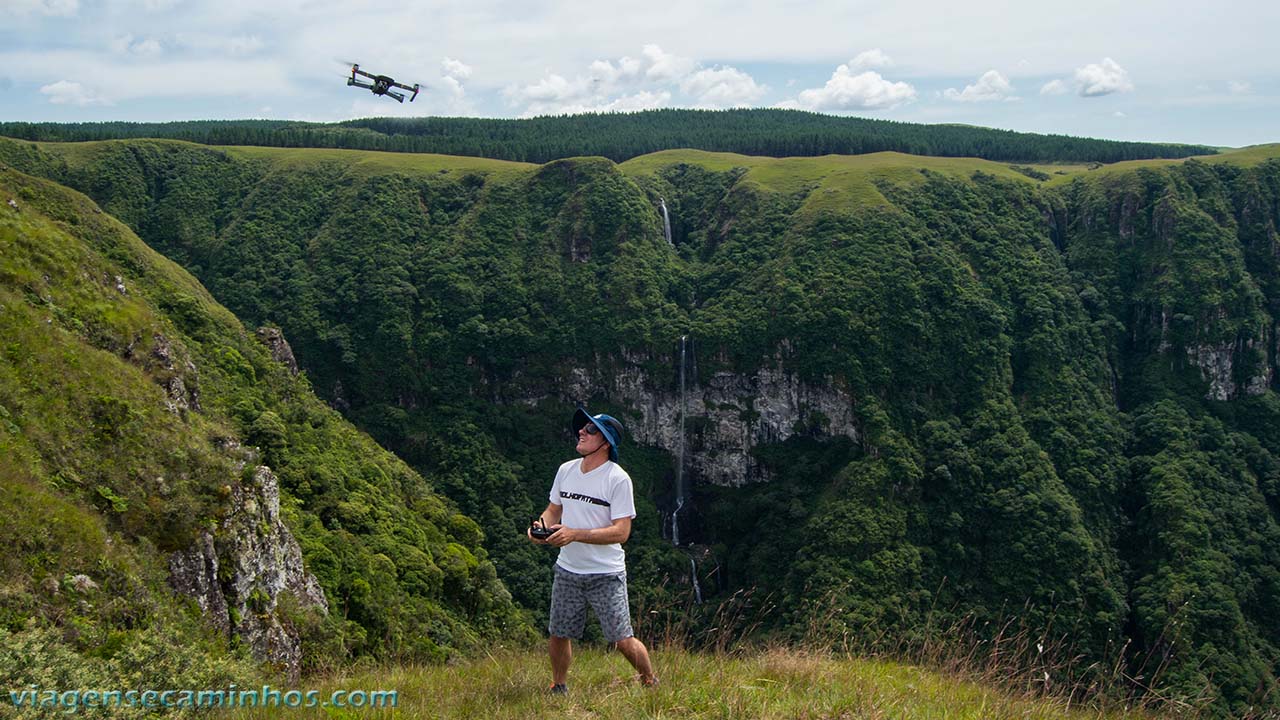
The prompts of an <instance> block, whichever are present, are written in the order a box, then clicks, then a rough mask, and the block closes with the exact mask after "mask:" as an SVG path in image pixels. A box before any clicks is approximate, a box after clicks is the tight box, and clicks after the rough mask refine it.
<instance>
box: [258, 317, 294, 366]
mask: <svg viewBox="0 0 1280 720" xmlns="http://www.w3.org/2000/svg"><path fill="white" fill-rule="evenodd" d="M258 340H260V341H262V344H263V345H266V346H267V348H268V349H270V350H271V359H272V360H275V361H276V362H278V363H281V364H283V365H284V366H285V367H287V368H289V372H291V373H293V374H294V375H297V374H298V361H297V360H295V359H294V357H293V348H291V347H289V342H288V341H287V340H285V339H284V333H283V332H281V331H280V328H273V327H260V328H258Z"/></svg>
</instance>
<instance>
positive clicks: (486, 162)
mask: <svg viewBox="0 0 1280 720" xmlns="http://www.w3.org/2000/svg"><path fill="white" fill-rule="evenodd" d="M129 142H136V141H129V140H103V141H97V142H83V143H55V142H40V143H33V145H36V146H38V147H39V148H40V150H42V151H44V152H47V153H50V154H53V155H55V156H58V157H61V158H63V159H65V160H66V161H67V162H68V163H69V164H71V165H73V166H76V165H84V164H87V163H88V162H89V161H90V160H91V159H92V158H93V156H94V154H95V153H96V152H99V151H100V150H101V149H102V148H104V147H106V146H108V145H109V144H113V143H126V144H127V143H129ZM154 142H159V143H166V144H167V143H173V144H177V145H191V146H192V147H204V146H200V145H196V144H194V143H184V142H182V141H178V140H160V141H154ZM217 149H219V150H221V151H224V152H226V153H228V154H229V155H231V156H232V157H236V158H240V159H244V160H257V161H262V162H266V163H269V164H270V165H271V167H272V168H273V169H276V170H286V169H290V168H296V167H299V166H304V165H311V164H316V163H323V162H342V163H345V164H346V165H347V167H348V168H349V169H354V170H356V171H357V172H358V173H359V174H362V175H365V174H367V175H373V174H379V173H387V172H401V173H405V174H409V175H418V174H430V173H446V172H458V173H469V172H473V173H479V174H484V175H494V176H501V177H511V176H515V175H521V174H526V173H532V172H534V171H536V170H537V169H538V168H539V167H541V166H539V165H534V164H531V163H520V162H510V161H505V160H490V159H486V158H473V157H459V156H449V155H434V154H410V153H391V152H379V151H373V150H336V149H314V148H301V149H294V148H269V147H218V148H217ZM1273 158H1280V144H1273V145H1255V146H1252V147H1247V148H1240V149H1237V150H1231V151H1228V152H1225V153H1222V154H1220V155H1213V156H1204V157H1201V158H1197V159H1200V160H1204V161H1206V162H1214V163H1230V164H1233V165H1240V166H1243V167H1251V166H1254V165H1257V164H1259V163H1262V162H1265V161H1266V160H1269V159H1273ZM1183 162H1185V160H1133V161H1128V162H1120V163H1114V164H1111V165H1106V166H1103V167H1101V168H1098V169H1096V170H1090V169H1089V168H1088V167H1086V166H1084V165H1070V164H1068V165H1031V166H1030V167H1032V168H1034V169H1035V170H1038V171H1040V172H1044V173H1046V174H1049V175H1051V176H1052V177H1051V178H1050V179H1049V180H1045V181H1036V180H1033V179H1032V178H1029V177H1027V176H1026V175H1024V174H1022V173H1020V172H1018V171H1016V170H1014V169H1012V167H1011V166H1010V165H1009V164H1006V163H1000V162H992V161H990V160H982V159H979V158H943V157H928V156H921V155H907V154H904V153H898V152H878V153H870V154H867V155H826V156H823V157H792V158H770V157H759V156H751V155H738V154H735V153H722V152H708V151H704V150H663V151H661V152H656V153H650V154H648V155H642V156H640V157H637V158H633V159H631V160H628V161H626V162H623V163H620V164H619V165H618V167H619V169H620V170H621V171H622V172H623V174H625V175H627V176H631V177H637V176H644V175H653V174H655V173H657V172H658V171H659V170H660V169H662V168H664V167H669V166H672V165H678V164H682V163H683V164H689V165H696V166H699V167H701V168H704V169H707V170H711V171H714V172H724V171H728V170H731V169H734V168H745V169H746V170H747V174H746V177H745V180H746V181H748V182H750V183H753V184H757V185H759V186H760V187H761V188H763V189H767V190H770V191H774V192H782V193H786V194H791V193H796V192H805V191H812V192H810V195H809V197H808V199H807V200H806V208H810V209H815V210H816V209H821V208H826V207H835V206H840V205H843V206H845V207H846V208H847V207H850V206H853V207H857V206H865V205H881V204H887V203H888V201H887V200H886V199H885V198H884V196H883V195H882V194H881V193H880V192H879V190H878V189H877V188H876V184H877V183H881V182H891V183H894V184H902V185H918V184H920V183H922V182H923V175H922V173H921V171H930V172H936V173H940V174H942V175H946V176H949V177H956V178H967V177H971V176H972V175H973V173H975V172H983V173H986V174H989V175H994V176H996V177H1000V178H1005V179H1012V180H1018V181H1022V182H1026V183H1028V184H1032V185H1038V184H1042V183H1043V184H1046V185H1061V184H1065V183H1068V182H1070V181H1071V180H1073V179H1075V178H1078V177H1083V176H1088V175H1093V174H1102V173H1111V172H1125V171H1129V170H1132V169H1134V168H1139V167H1164V166H1168V165H1175V164H1179V163H1183Z"/></svg>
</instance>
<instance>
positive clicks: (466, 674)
mask: <svg viewBox="0 0 1280 720" xmlns="http://www.w3.org/2000/svg"><path fill="white" fill-rule="evenodd" d="M654 660H655V662H656V663H657V669H658V671H659V674H660V677H661V678H662V685H661V686H660V687H658V688H657V689H646V688H644V687H642V686H640V684H639V683H638V682H637V681H636V680H635V679H634V677H633V674H634V673H633V671H632V670H631V667H630V666H629V665H628V664H627V662H626V660H624V659H623V658H622V656H621V655H619V654H618V653H607V652H605V651H603V650H601V649H599V648H586V649H581V648H578V649H575V653H574V664H573V667H572V668H571V670H570V675H569V686H570V688H571V690H570V694H569V695H568V696H566V697H555V696H550V695H548V694H547V693H546V692H545V687H546V684H547V682H548V680H547V678H548V676H549V670H548V667H547V659H546V656H545V654H544V653H543V652H541V651H539V650H532V651H520V650H498V651H496V652H494V653H492V654H490V655H489V656H488V657H485V658H478V659H475V660H472V661H469V662H464V663H461V664H458V665H450V666H431V667H414V666H398V667H390V668H385V669H379V670H373V671H368V672H361V673H355V674H351V675H347V676H343V677H334V678H330V679H326V680H323V681H316V682H313V683H311V684H309V685H307V689H315V690H319V691H320V693H319V695H318V696H317V697H318V698H321V702H323V701H324V700H327V699H328V698H329V697H330V696H331V694H332V693H333V691H335V690H338V689H342V690H347V691H352V690H357V689H363V690H366V691H370V690H396V691H397V692H398V697H397V709H398V712H397V713H395V716H398V717H411V718H418V717H430V718H442V719H449V718H487V719H489V720H498V719H500V718H513V719H514V718H532V717H537V718H546V717H555V718H601V719H606V720H607V719H612V718H617V719H618V720H623V719H630V718H673V717H679V718H744V719H746V718H753V719H760V720H764V719H776V720H791V719H792V718H899V719H909V718H919V719H921V720H923V719H925V718H929V719H934V718H969V719H972V720H995V719H998V718H1043V719H1045V720H1050V719H1053V720H1083V719H1084V718H1145V717H1149V716H1147V715H1145V714H1143V713H1140V712H1135V711H1127V712H1126V711H1124V710H1122V709H1114V710H1103V709H1080V708H1078V707H1076V708H1073V707H1071V706H1070V705H1069V704H1068V703H1067V702H1065V701H1062V700H1058V699H1052V698H1045V697H1043V696H1039V695H1037V693H1036V690H1035V689H1034V688H1032V689H1029V690H1027V691H1024V692H1013V691H1006V690H996V689H993V687H992V685H991V684H990V683H984V682H979V681H975V680H970V679H965V678H963V677H961V676H959V675H957V674H949V673H939V672H933V671H928V670H922V669H919V668H916V667H912V666H909V665H902V664H898V663H894V662H889V661H885V660H878V659H863V658H851V657H841V656H835V655H830V654H824V653H810V652H806V651H803V650H787V649H771V650H763V651H761V652H753V653H749V654H733V655H706V654H693V653H688V652H685V651H683V650H677V649H673V648H660V649H658V650H657V651H656V652H655V653H654ZM345 712H346V714H343V712H342V711H338V710H336V709H329V710H327V711H326V710H322V709H315V710H301V709H276V710H240V711H235V712H227V713H225V714H223V715H221V716H219V717H225V718H228V719H237V720H249V719H250V718H255V719H257V718H306V717H352V718H354V717H367V716H370V715H375V716H384V715H390V713H379V712H377V711H374V710H370V709H364V710H361V711H352V710H347V711H345Z"/></svg>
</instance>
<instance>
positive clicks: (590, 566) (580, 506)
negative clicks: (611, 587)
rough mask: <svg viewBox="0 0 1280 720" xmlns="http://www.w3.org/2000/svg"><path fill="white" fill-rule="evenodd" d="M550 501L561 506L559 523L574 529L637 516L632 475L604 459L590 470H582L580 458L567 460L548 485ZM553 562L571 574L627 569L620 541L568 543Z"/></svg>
mask: <svg viewBox="0 0 1280 720" xmlns="http://www.w3.org/2000/svg"><path fill="white" fill-rule="evenodd" d="M550 500H551V502H552V504H555V505H560V506H562V507H563V512H562V513H561V515H560V524H561V525H564V526H565V527H570V528H574V529H585V530H591V529H594V528H603V527H609V526H610V525H612V524H613V521H614V520H617V519H618V518H624V517H629V518H634V517H635V516H636V503H635V498H634V497H633V496H632V489H631V476H630V475H628V474H627V472H626V471H625V470H623V469H622V468H621V467H618V464H617V463H615V462H613V461H611V460H606V461H605V462H604V464H603V465H601V466H600V467H598V468H596V469H595V470H592V471H591V472H589V473H583V472H582V459H581V458H579V459H577V460H570V461H569V462H567V463H565V464H563V465H561V466H560V469H559V470H557V471H556V481H555V482H554V483H552V485H551V497H550ZM556 564H557V565H559V566H560V567H562V568H564V569H565V570H568V571H569V572H572V573H580V574H590V573H615V572H624V571H626V569H627V564H626V555H625V553H623V551H622V545H621V543H613V544H612V545H592V544H590V543H583V542H571V543H569V544H568V545H565V546H564V547H562V548H560V558H559V559H558V560H556Z"/></svg>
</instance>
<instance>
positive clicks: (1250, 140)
mask: <svg viewBox="0 0 1280 720" xmlns="http://www.w3.org/2000/svg"><path fill="white" fill-rule="evenodd" d="M1277 28H1280V3H1277V2H1274V0H1265V1H1264V0H1248V1H1245V2H1230V1H1228V2H1217V3H1204V2H1184V1H1183V0H1166V1H1164V2H1129V3H1116V2H1114V1H1108V2H1100V1H1097V0H1074V1H1073V2H1068V3H1062V2H1057V3H1045V2H1035V0H1021V1H1018V2H1014V1H1012V0H968V1H967V2H955V1H954V0H950V1H948V2H899V3H896V4H895V3H887V2H883V0H877V1H876V2H862V1H861V0H840V1H828V0H733V1H732V2H730V1H728V0H701V1H698V2H683V3H659V2H646V3H640V2H621V1H617V0H595V1H594V2H553V1H547V2H539V1H538V0H523V1H519V2H516V1H512V0H468V1H467V2H456V1H442V2H437V1H435V0H424V1H414V2H405V1H404V0H401V1H399V2H389V1H385V0H367V1H362V0H342V2H338V1H337V0H113V1H105V2H104V1H99V0H0V121H53V122H86V121H103V120H130V121H142V122H149V121H171V120H202V119H240V118H272V119H292V120H309V121H318V122H331V121H336V120H345V119H350V118H357V117H373V116H427V115H449V116H478V117H529V116H534V115H546V114H562V113H576V112H585V111H634V110H644V109H649V108H660V107H690V108H731V107H784V108H799V109H804V110H812V111H816V112H822V113H829V114H833V115H848V116H858V117H870V118H881V119H887V120H899V121H907V122H924V123H966V124H973V125H983V126H987V127H996V128H1004V129H1010V130H1018V131H1025V132H1038V133H1059V134H1067V135H1077V136H1088V137H1102V138H1111V139H1118V140H1147V141H1160V142H1183V143H1196V144H1205V145H1214V146H1229V147H1240V146H1245V145H1253V144H1261V143H1270V142H1280V112H1277V111H1280V53H1277V52H1275V51H1274V47H1273V40H1272V38H1271V37H1270V35H1272V34H1274V31H1275V30H1276V29H1277ZM354 62H358V63H359V64H360V66H361V68H362V69H364V70H368V71H371V72H374V73H376V74H386V75H390V76H393V77H394V78H395V79H396V80H398V81H400V82H404V83H407V84H413V83H420V84H421V85H422V87H423V90H422V91H421V93H420V94H419V95H418V98H417V100H416V101H414V102H412V103H410V102H405V103H403V104H400V103H396V102H395V101H394V100H391V99H389V98H385V97H377V96H374V95H373V94H372V93H370V92H369V91H367V90H361V89H359V88H354V87H348V86H347V85H346V78H347V77H349V75H350V65H351V63H354Z"/></svg>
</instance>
